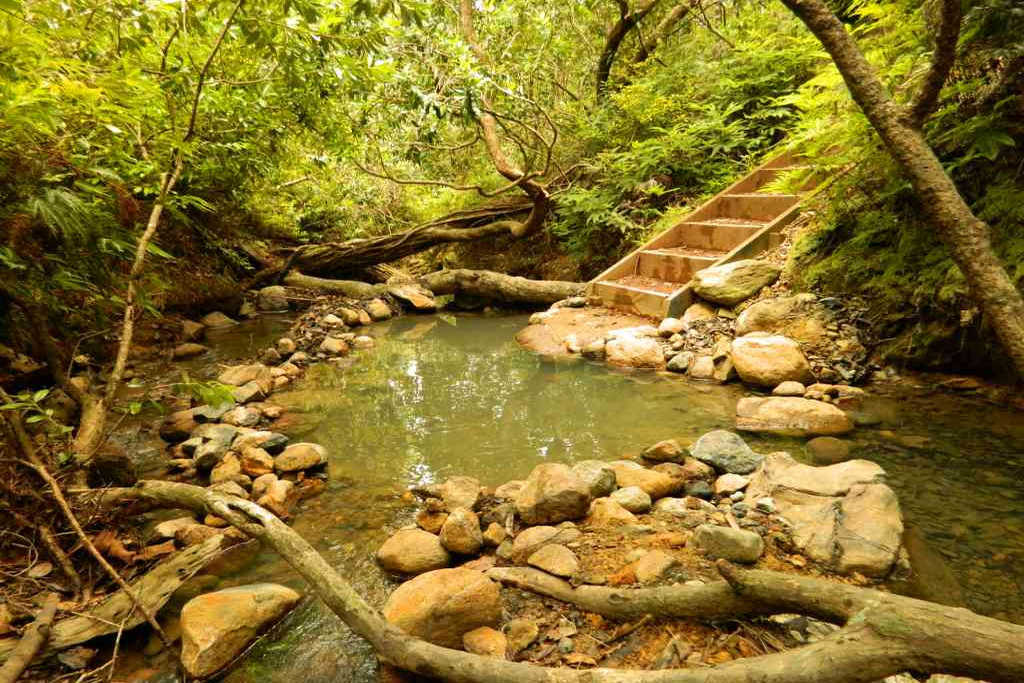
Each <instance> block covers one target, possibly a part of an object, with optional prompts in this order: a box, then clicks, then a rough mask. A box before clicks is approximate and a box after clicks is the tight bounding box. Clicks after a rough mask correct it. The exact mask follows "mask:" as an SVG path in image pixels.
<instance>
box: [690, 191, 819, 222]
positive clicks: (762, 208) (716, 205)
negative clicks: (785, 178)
mask: <svg viewBox="0 0 1024 683" xmlns="http://www.w3.org/2000/svg"><path fill="white" fill-rule="evenodd" d="M799 201H800V199H799V198H798V197H796V196H795V195H743V196H734V195H725V196H722V197H718V198H717V199H715V200H714V201H712V202H711V203H710V204H708V205H707V206H704V207H702V208H701V209H699V210H698V211H696V212H694V213H693V214H692V215H691V216H690V217H689V218H688V219H687V222H689V223H697V222H700V221H702V220H708V219H711V218H741V219H744V220H752V221H771V220H774V219H775V218H776V217H778V216H780V215H782V214H783V213H785V212H786V211H787V210H788V209H789V208H790V207H792V206H794V205H795V204H796V203H797V202H799Z"/></svg>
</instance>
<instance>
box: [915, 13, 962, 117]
mask: <svg viewBox="0 0 1024 683" xmlns="http://www.w3.org/2000/svg"><path fill="white" fill-rule="evenodd" d="M938 1H939V3H940V8H939V11H940V15H939V25H938V29H937V31H936V32H935V36H934V43H935V46H934V51H933V52H932V61H931V66H930V67H929V69H928V73H927V74H925V77H924V80H923V81H921V87H920V89H919V90H918V91H917V96H916V97H915V98H914V102H913V103H912V104H911V105H910V108H909V111H908V112H907V119H908V122H909V123H910V125H912V126H914V127H915V128H920V127H921V126H922V125H923V124H924V122H925V120H926V119H927V118H928V117H929V116H931V115H932V114H933V113H934V112H935V109H936V108H937V107H938V106H939V94H940V93H941V92H942V86H943V85H945V83H946V79H947V78H949V72H950V71H951V70H952V68H953V64H954V63H955V62H956V46H957V39H958V38H959V36H960V23H961V21H962V20H963V6H962V4H961V0H938Z"/></svg>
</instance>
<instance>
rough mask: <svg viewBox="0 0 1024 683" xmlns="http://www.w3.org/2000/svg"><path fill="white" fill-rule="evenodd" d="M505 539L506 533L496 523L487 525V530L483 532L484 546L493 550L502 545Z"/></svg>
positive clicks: (503, 528)
mask: <svg viewBox="0 0 1024 683" xmlns="http://www.w3.org/2000/svg"><path fill="white" fill-rule="evenodd" d="M506 538H508V532H507V531H505V527H503V526H502V525H500V524H498V523H497V522H491V523H490V524H488V525H487V530H486V531H484V544H486V545H489V546H491V547H493V548H497V547H498V546H499V545H501V544H502V543H504V542H505V539H506Z"/></svg>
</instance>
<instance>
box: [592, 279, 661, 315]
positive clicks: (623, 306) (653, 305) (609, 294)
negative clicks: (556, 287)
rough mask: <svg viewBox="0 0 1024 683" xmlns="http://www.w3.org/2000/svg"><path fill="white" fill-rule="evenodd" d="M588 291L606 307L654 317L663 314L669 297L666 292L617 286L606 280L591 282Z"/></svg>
mask: <svg viewBox="0 0 1024 683" xmlns="http://www.w3.org/2000/svg"><path fill="white" fill-rule="evenodd" d="M589 293H590V295H591V296H598V297H601V303H602V304H603V305H604V306H607V307H608V308H616V309H619V310H622V311H628V312H630V313H636V314H638V315H647V316H651V317H654V318H660V317H663V316H664V311H665V310H666V306H667V303H668V298H669V297H668V295H667V294H658V293H656V292H643V291H639V290H635V289H629V288H626V287H619V286H616V285H613V284H610V283H607V282H595V283H593V284H592V285H591V286H590V292H589Z"/></svg>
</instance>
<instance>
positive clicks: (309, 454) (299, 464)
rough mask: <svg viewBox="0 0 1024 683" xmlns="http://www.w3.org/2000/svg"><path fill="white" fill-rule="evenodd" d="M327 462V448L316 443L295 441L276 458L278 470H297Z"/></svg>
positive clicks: (275, 464)
mask: <svg viewBox="0 0 1024 683" xmlns="http://www.w3.org/2000/svg"><path fill="white" fill-rule="evenodd" d="M326 463H327V449H326V448H324V447H323V446H321V445H319V444H315V443H293V444H292V445H290V446H288V447H287V448H285V449H284V450H283V451H282V452H281V455H279V456H277V457H276V458H274V469H276V470H277V471H278V472H297V471H299V470H307V469H310V468H312V467H319V466H320V465H324V464H326Z"/></svg>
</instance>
